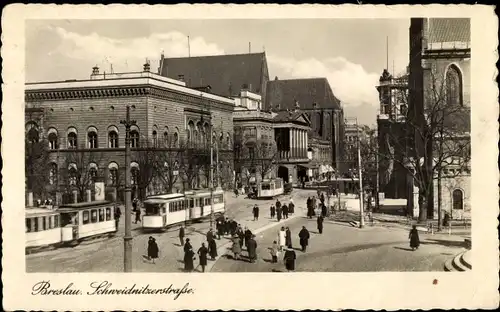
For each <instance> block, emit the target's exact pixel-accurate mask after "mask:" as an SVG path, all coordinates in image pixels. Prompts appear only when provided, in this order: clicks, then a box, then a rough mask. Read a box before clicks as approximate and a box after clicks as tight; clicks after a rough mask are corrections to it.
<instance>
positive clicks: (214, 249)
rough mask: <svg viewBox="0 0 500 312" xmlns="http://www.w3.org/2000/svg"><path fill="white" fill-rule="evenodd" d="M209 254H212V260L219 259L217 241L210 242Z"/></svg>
mask: <svg viewBox="0 0 500 312" xmlns="http://www.w3.org/2000/svg"><path fill="white" fill-rule="evenodd" d="M208 253H209V254H210V258H211V259H210V260H212V261H214V260H215V257H217V243H216V242H215V239H212V240H210V241H209V242H208Z"/></svg>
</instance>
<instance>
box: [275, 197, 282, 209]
mask: <svg viewBox="0 0 500 312" xmlns="http://www.w3.org/2000/svg"><path fill="white" fill-rule="evenodd" d="M280 208H281V202H280V201H279V199H277V200H276V209H280Z"/></svg>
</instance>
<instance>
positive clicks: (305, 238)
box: [299, 226, 310, 252]
mask: <svg viewBox="0 0 500 312" xmlns="http://www.w3.org/2000/svg"><path fill="white" fill-rule="evenodd" d="M309 237H310V235H309V231H308V230H307V229H306V227H305V226H303V227H302V230H300V232H299V238H300V246H301V247H302V252H305V251H306V249H307V245H309Z"/></svg>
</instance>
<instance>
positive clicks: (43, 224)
mask: <svg viewBox="0 0 500 312" xmlns="http://www.w3.org/2000/svg"><path fill="white" fill-rule="evenodd" d="M114 209H115V208H114V205H113V203H110V202H108V201H93V202H84V203H77V204H69V205H64V206H60V207H59V208H56V209H46V208H26V211H25V220H26V248H31V247H41V246H47V245H61V244H77V243H79V242H80V241H81V240H83V239H87V238H91V237H95V236H104V235H114V234H115V232H116V223H115V218H114Z"/></svg>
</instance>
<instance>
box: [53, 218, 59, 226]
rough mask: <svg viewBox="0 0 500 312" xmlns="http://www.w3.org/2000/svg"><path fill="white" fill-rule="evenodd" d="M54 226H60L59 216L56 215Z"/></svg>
mask: <svg viewBox="0 0 500 312" xmlns="http://www.w3.org/2000/svg"><path fill="white" fill-rule="evenodd" d="M54 227H55V228H58V227H59V216H54Z"/></svg>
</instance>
